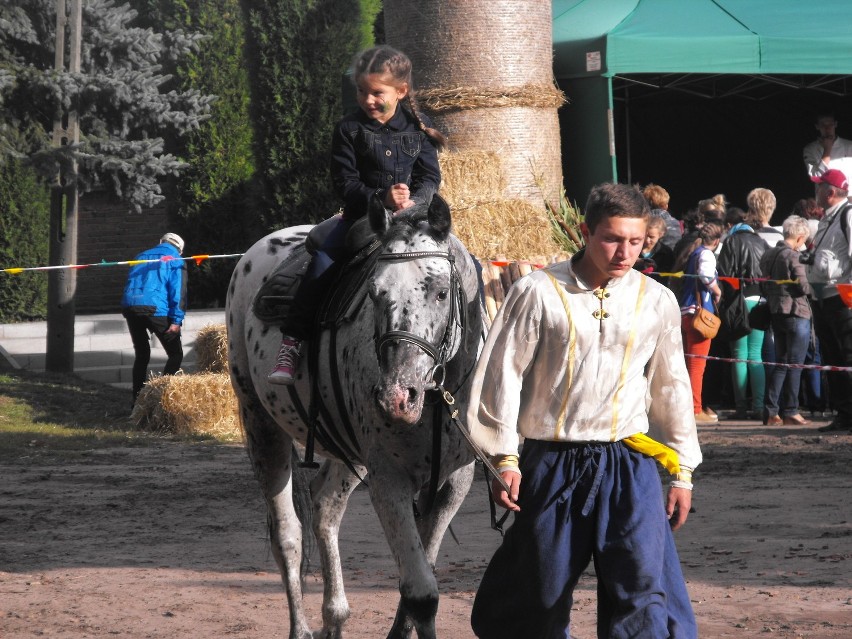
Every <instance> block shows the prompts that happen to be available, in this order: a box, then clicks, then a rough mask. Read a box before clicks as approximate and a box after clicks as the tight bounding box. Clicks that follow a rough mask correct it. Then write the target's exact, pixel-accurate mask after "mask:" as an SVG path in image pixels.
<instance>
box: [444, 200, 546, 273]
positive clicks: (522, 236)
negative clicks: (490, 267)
mask: <svg viewBox="0 0 852 639" xmlns="http://www.w3.org/2000/svg"><path fill="white" fill-rule="evenodd" d="M453 233H455V235H456V237H458V238H459V239H460V240H461V241H462V242H464V245H465V246H466V247H467V250H469V251H470V252H471V253H473V254H474V255H476V256H477V257H480V258H483V259H501V260H509V261H513V260H528V259H529V258H530V256H531V255H554V254H556V253H560V252H561V248H560V247H559V245H557V244H556V242H555V241H554V239H553V233H552V232H551V230H550V221H549V220H548V219H547V214H546V213H545V212H544V211H541V210H539V209H536V208H535V207H533V206H532V205H531V204H530V203H529V202H526V201H524V200H496V201H492V202H481V203H479V204H477V205H476V206H474V207H471V208H461V209H453Z"/></svg>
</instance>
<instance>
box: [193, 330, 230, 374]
mask: <svg viewBox="0 0 852 639" xmlns="http://www.w3.org/2000/svg"><path fill="white" fill-rule="evenodd" d="M195 355H196V362H197V363H196V365H197V367H198V372H200V373H227V372H228V332H227V330H226V329H225V325H224V324H207V325H206V326H203V327H202V328H201V330H199V331H198V334H197V335H196V337H195Z"/></svg>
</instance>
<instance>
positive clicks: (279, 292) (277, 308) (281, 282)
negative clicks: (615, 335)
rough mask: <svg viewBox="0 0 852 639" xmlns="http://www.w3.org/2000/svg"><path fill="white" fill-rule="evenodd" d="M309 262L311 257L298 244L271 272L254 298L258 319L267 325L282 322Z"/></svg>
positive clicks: (303, 247)
mask: <svg viewBox="0 0 852 639" xmlns="http://www.w3.org/2000/svg"><path fill="white" fill-rule="evenodd" d="M310 262H311V255H309V254H308V252H307V251H306V250H305V245H304V244H299V245H298V246H297V247H296V248H294V249H293V252H292V253H290V255H288V256H287V259H285V260H284V261H283V262H281V263H280V264H279V265H278V266H277V267H276V268H275V270H274V271H272V274H271V275H270V276H269V279H268V280H266V282H265V283H264V284H263V286H261V287H260V290H259V291H258V292H257V295H256V296H255V298H254V314H255V316H256V317H257V318H258V319H260V320H261V321H263V322H266V323H267V324H280V323H281V322H282V321H283V320H284V318H285V317H286V316H287V313H288V311H289V309H290V304H291V302H292V301H293V296H294V295H295V294H296V291H297V290H298V288H299V282H301V281H302V276H303V275H304V274H305V272H306V271H307V270H308V265H309V264H310Z"/></svg>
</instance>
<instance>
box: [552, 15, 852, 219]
mask: <svg viewBox="0 0 852 639" xmlns="http://www.w3.org/2000/svg"><path fill="white" fill-rule="evenodd" d="M850 24H852V2H849V1H848V0H825V1H823V2H820V3H805V2H802V1H801V0H554V2H553V44H554V73H555V76H556V80H557V82H558V83H559V85H560V87H561V88H562V89H563V90H565V92H566V94H567V95H568V98H569V100H570V104H569V105H568V106H566V107H564V108H563V110H562V116H561V117H562V123H561V124H562V136H563V140H562V144H563V157H564V175H565V182H566V190H567V192H568V195H569V197H571V198H573V199H576V200H578V201H580V202H582V201H583V200H584V199H585V195H586V194H587V193H588V190H589V188H590V187H591V186H592V185H593V184H596V183H598V182H602V181H608V180H619V181H622V182H631V181H638V182H641V183H646V182H648V181H654V182H657V183H659V184H662V185H663V186H665V187H666V188H667V189H668V190H669V191H670V192H671V193H672V196H673V201H674V200H676V199H680V200H682V201H678V202H677V204H676V206H677V210H678V211H682V210H684V209H686V208H688V207H689V206H692V205H694V204H695V202H696V201H697V200H698V199H699V198H702V197H710V196H712V195H714V194H715V193H718V192H723V193H726V194H727V195H729V199H731V200H732V201H733V202H734V203H736V204H739V205H740V206H742V205H744V199H745V194H746V193H747V191H748V190H750V188H752V187H754V186H765V187H767V188H770V189H772V190H773V191H775V192H776V195H778V196H779V211H780V210H781V209H782V207H787V208H786V209H785V210H784V213H787V212H789V206H790V205H792V202H793V201H795V199H798V198H799V197H805V196H807V195H809V194H810V193H812V189H811V188H810V185H809V183H808V181H807V177H806V175H805V172H804V165H803V163H802V160H801V149H802V146H803V145H804V144H805V143H806V142H808V141H809V140H810V139H812V138H813V135H814V131H813V128H812V121H813V115H814V112H815V111H816V110H819V109H822V108H825V107H829V108H833V109H835V110H836V112H837V116H838V118H839V120H840V122H841V126H840V130H839V133H840V135H843V136H844V137H847V138H852V118H850V121H849V128H844V126H843V123H844V119H843V116H844V114H845V112H846V111H847V110H848V109H849V108H850V106H852V103H851V102H850V100H849V97H848V96H849V95H850V94H852V82H850V79H852V75H850V74H852V34H849V33H848V29H847V28H846V27H847V25H850ZM676 195H679V196H680V198H676ZM673 203H674V202H673Z"/></svg>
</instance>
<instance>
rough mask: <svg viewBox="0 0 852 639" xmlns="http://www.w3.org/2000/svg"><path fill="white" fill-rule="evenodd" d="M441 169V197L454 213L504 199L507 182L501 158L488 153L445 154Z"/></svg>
mask: <svg viewBox="0 0 852 639" xmlns="http://www.w3.org/2000/svg"><path fill="white" fill-rule="evenodd" d="M438 162H439V164H440V165H441V190H440V194H441V197H443V198H444V199H445V200H447V202H449V203H450V206H451V207H452V208H453V210H454V211H455V210H456V209H458V210H461V209H465V208H469V207H471V206H475V205H476V204H477V203H478V202H493V201H495V200H499V199H501V198H503V197H504V195H503V192H504V191H505V190H506V180H505V179H504V178H503V169H502V165H501V163H500V156H498V155H497V154H496V153H490V152H487V151H445V152H443V153H440V154H439V155H438Z"/></svg>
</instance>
